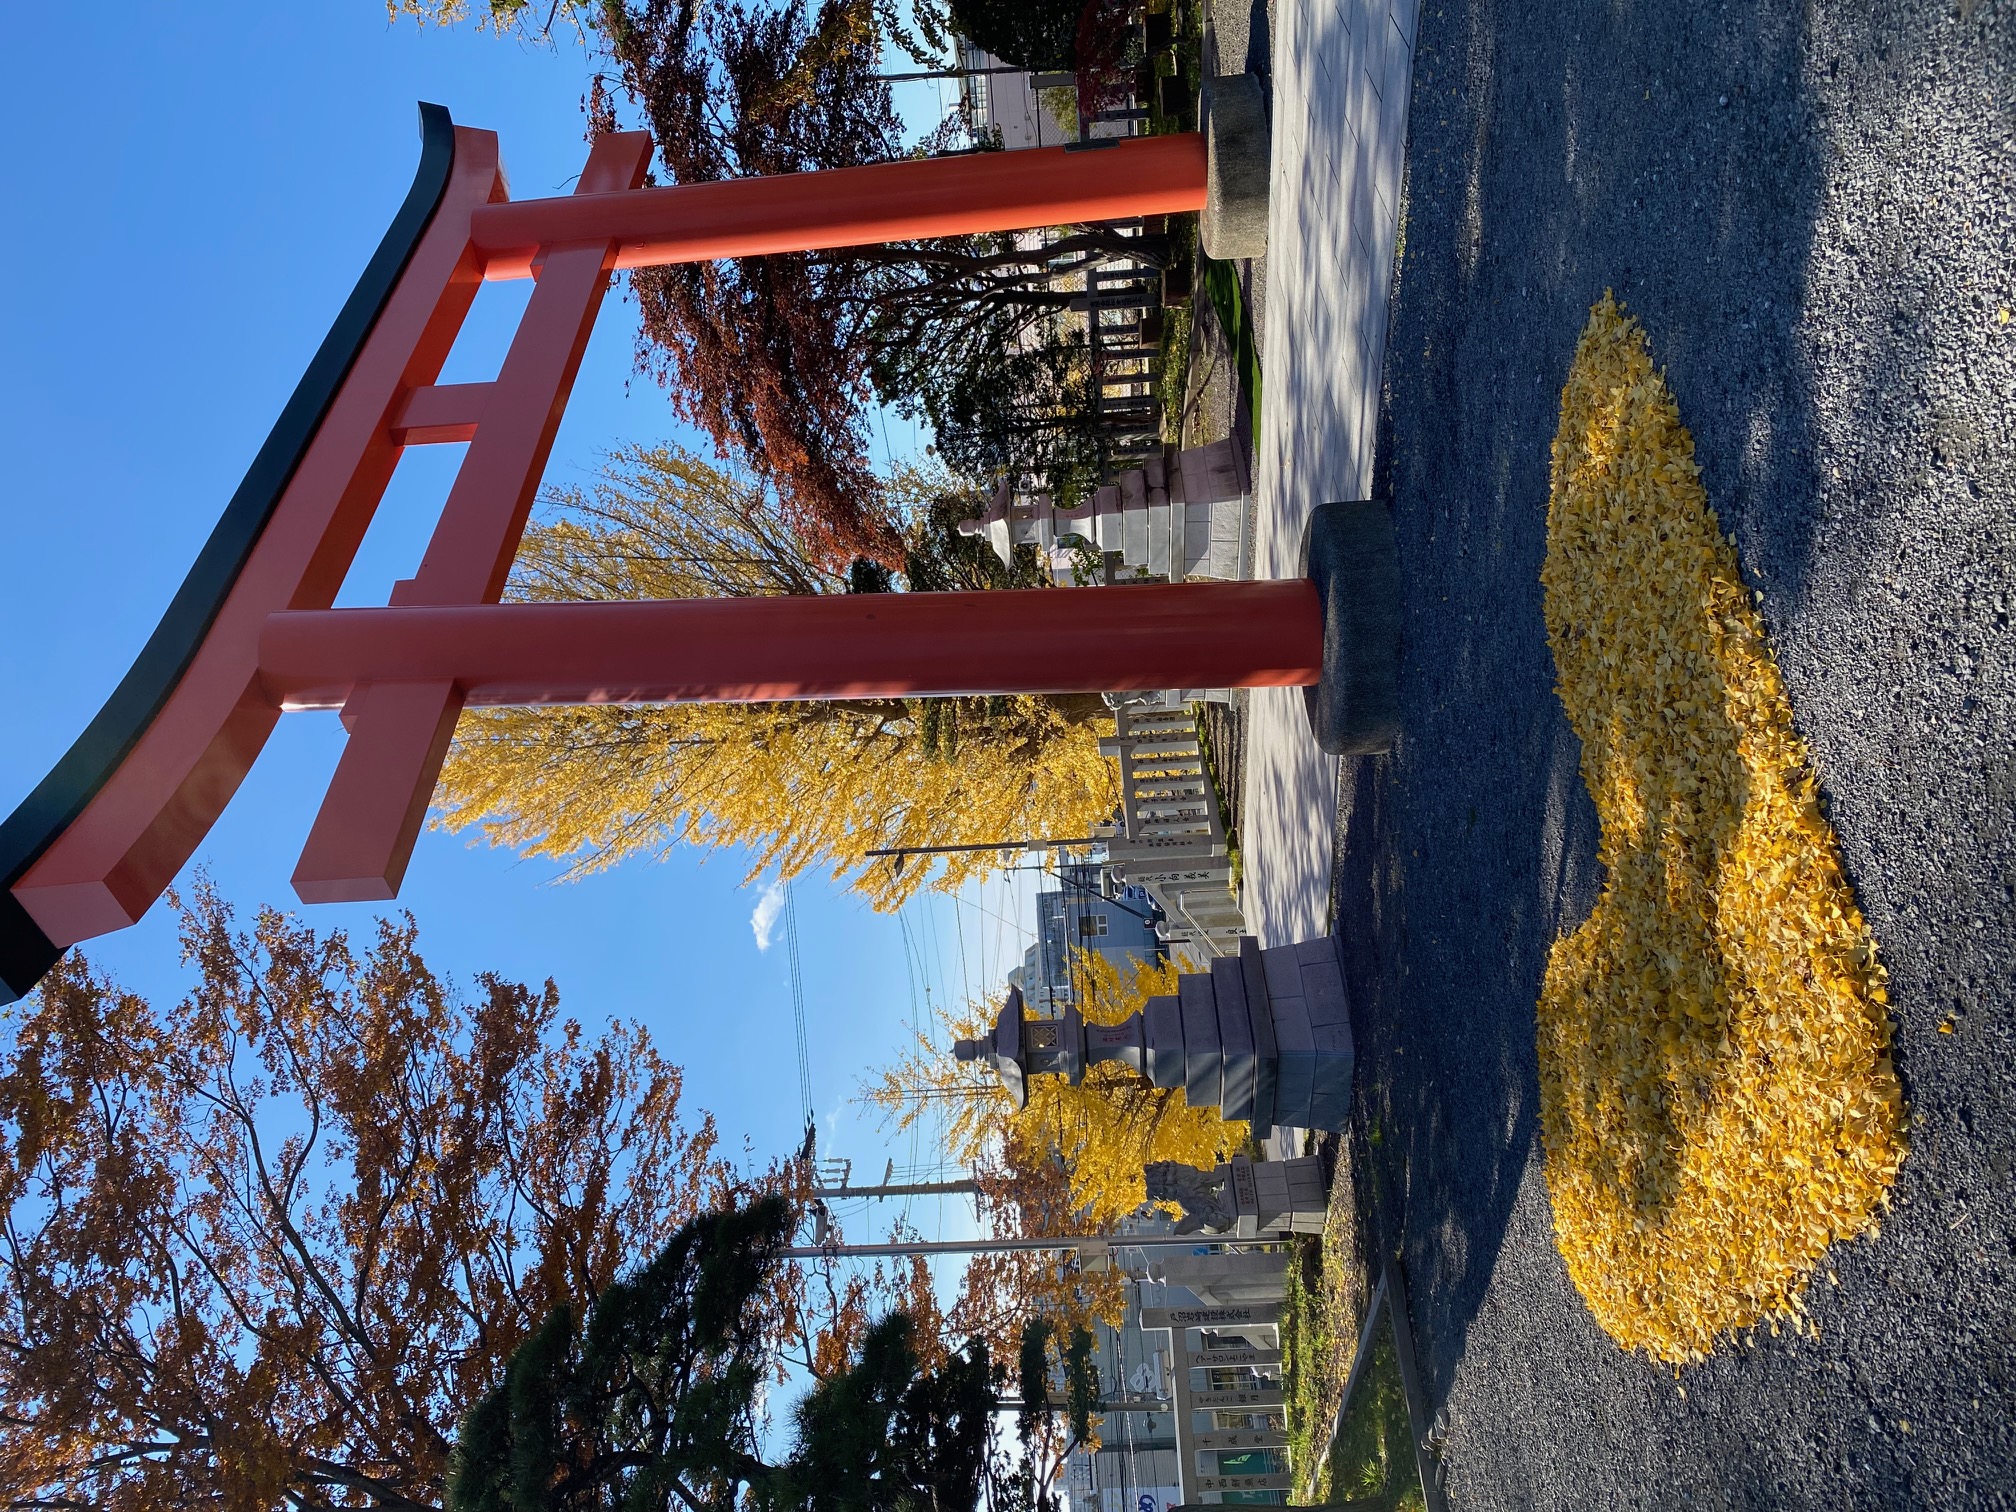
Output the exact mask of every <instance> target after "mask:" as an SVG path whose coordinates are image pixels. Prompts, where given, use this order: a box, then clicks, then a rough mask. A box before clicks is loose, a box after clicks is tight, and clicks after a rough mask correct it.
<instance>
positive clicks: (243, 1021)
mask: <svg viewBox="0 0 2016 1512" xmlns="http://www.w3.org/2000/svg"><path fill="white" fill-rule="evenodd" d="M177 906H178V907H181V905H179V904H178V905H177ZM182 940H183V947H184V951H185V954H186V960H187V962H188V963H189V964H190V965H192V966H193V967H194V969H195V975H196V984H195V986H194V987H193V989H192V990H191V991H190V992H189V994H188V996H186V997H185V998H183V999H182V1001H180V1002H179V1003H176V1004H174V1005H173V1006H172V1007H167V1008H163V1007H160V1006H157V1005H155V1004H151V1003H149V1002H147V1001H145V1000H144V999H142V998H140V997H139V996H137V995H135V994H133V993H131V992H127V991H123V990H121V989H120V988H119V987H118V986H116V985H115V984H114V983H113V982H111V981H110V980H108V979H107V978H106V977H104V976H102V975H100V974H98V973H96V972H94V971H93V969H92V968H91V967H90V965H89V964H88V963H87V962H85V961H84V960H83V959H82V958H81V957H79V956H77V955H76V954H74V953H73V954H72V955H71V956H70V957H69V958H68V959H67V960H65V961H64V962H63V963H62V964H60V965H59V966H58V967H57V968H56V970H55V971H54V972H52V973H51V975H50V976H49V977H48V979H47V980H46V981H45V982H44V984H43V986H42V987H41V989H40V991H39V993H38V994H36V995H35V996H34V997H31V998H30V999H28V1000H25V1001H24V1002H23V1003H21V1004H19V1005H17V1006H16V1008H15V1009H14V1010H12V1012H11V1016H10V1017H8V1018H7V1019H6V1020H5V1021H4V1023H0V1241H4V1247H0V1402H4V1403H5V1404H6V1405H5V1408H4V1410H0V1497H4V1499H5V1500H6V1501H7V1502H8V1503H10V1504H12V1505H15V1506H30V1505H34V1506H64V1507H104V1508H129V1507H130V1508H139V1507H158V1506H181V1505H194V1504H203V1505H209V1506H220V1507H226V1508H245V1509H252V1508H261V1509H263V1508H268V1507H273V1506H276V1505H281V1504H287V1505H291V1506H295V1507H300V1508H316V1507H367V1506H368V1507H392V1508H409V1509H410V1508H416V1507H433V1506H437V1505H438V1504H439V1502H440V1499H441V1494H442V1476H443V1471H444V1468H445V1465H446V1460H447V1456H448V1452H449V1447H450V1444H451V1442H452V1440H453V1438H454V1434H455V1424H456V1420H457V1418H458V1416H459V1414H460V1412H461V1411H462V1410H463V1409H464V1408H465V1407H466V1406H467V1404H469V1403H470V1402H471V1401H473V1400H474V1399H475V1398H476V1396H477V1395H478V1394H479V1393H480V1392H482V1391H484V1390H486V1389H488V1388H489V1387H491V1386H493V1385H494V1384H495V1383H496V1382H497V1380H498V1379H499V1377H500V1371H501V1366H502V1364H503V1362H504V1360H505V1359H506V1358H507V1356H508V1355H509V1354H510V1352H511V1350H512V1349H513V1347H514V1346H515V1345H517V1344H518V1342H519V1341H520V1340H521V1339H522V1338H524V1337H525V1335H526V1333H527V1331H528V1330H529V1329H530V1328H532V1327H534V1326H536V1325H537V1323H538V1322H539V1320H540V1319H541V1318H543V1317H544V1316H545V1314H546V1312H547V1310H548V1308H549V1307H550V1306H552V1305H553V1304H554V1303H555V1302H556V1301H559V1300H561V1299H563V1298H564V1299H569V1300H573V1301H574V1302H576V1303H577V1305H578V1304H580V1303H582V1302H585V1301H587V1300H592V1298H593V1297H594V1296H595V1295H597V1294H598V1293H599V1292H600V1291H601V1289H603V1288H604V1287H606V1286H607V1285H608V1283H609V1282H610V1280H611V1278H612V1277H614V1276H615V1275H617V1273H618V1272H619V1270H620V1269H621V1268H622V1267H623V1266H624V1265H625V1264H626V1263H629V1262H633V1261H635V1260H638V1259H641V1258H645V1257H648V1256H649V1255H651V1254H652V1253H654V1252H655V1251H656V1250H657V1248H658V1247H659V1246H660V1245H661V1244H662V1243H663V1242H664V1240H665V1239H666V1238H667V1237H668V1236H669V1235H670V1234H671V1233H672V1232H673V1231H674V1230H675V1229H676V1228H677V1227H678V1226H679V1225H680V1224H681V1223H682V1222H684V1221H685V1220H687V1219H689V1218H691V1217H693V1216H694V1215H695V1214H696V1213H698V1212H700V1211H702V1210H703V1209H704V1208H707V1207H709V1206H711V1205H713V1204H715V1203H717V1202H720V1201H723V1200H727V1199H728V1198H730V1197H731V1196H732V1195H733V1194H734V1193H735V1192H736V1191H737V1190H738V1189H740V1188H738V1184H737V1180H736V1178H735V1175H734V1173H733V1171H732V1170H731V1169H730V1168H729V1166H728V1165H727V1164H726V1163H725V1162H724V1161H723V1160H722V1159H721V1158H720V1157H719V1155H718V1153H717V1140H716V1135H715V1130H714V1126H713V1123H712V1121H711V1119H709V1118H707V1117H704V1116H703V1117H701V1118H700V1119H699V1120H698V1122H697V1123H691V1122H688V1121H686V1120H684V1119H683V1118H682V1116H681V1110H680V1106H679V1104H680V1072H679V1069H678V1067H676V1066H673V1065H671V1064H669V1063H667V1062H666V1061H664V1060H663V1059H662V1058H661V1057H660V1056H659V1055H658V1053H657V1052H656V1051H655V1050H654V1049H653V1047H652V1045H651V1042H650V1040H649V1038H648V1036H647V1035H646V1034H645V1033H644V1031H643V1030H641V1029H639V1028H637V1027H634V1026H629V1025H622V1024H618V1025H613V1026H611V1027H610V1028H608V1029H607V1030H605V1031H603V1032H601V1033H600V1034H591V1033H589V1032H587V1031H585V1030H584V1029H583V1028H582V1027H581V1026H580V1025H579V1024H577V1023H575V1022H573V1021H572V1020H567V1021H562V1019H561V1018H560V1012H559V998H558V994H557V992H556V991H555V989H554V987H553V985H552V983H550V982H548V983H547V984H546V985H545V986H544V987H543V988H541V989H538V990H533V989H530V988H527V987H525V986H522V985H520V984H517V983H513V982H507V981H504V980H502V979H500V978H498V977H496V976H492V975H481V976H478V977H477V978H476V980H475V983H474V990H473V993H472V995H471V996H470V997H468V998H466V999H465V998H464V997H462V996H460V995H459V994H457V993H456V992H455V991H454V990H453V989H452V988H451V987H450V986H449V985H448V984H446V983H444V982H443V981H442V980H441V979H440V978H439V977H437V976H436V975H435V974H434V973H433V972H432V971H430V970H429V969H428V968H427V966H426V964H425V963H424V962H423V961H422V959H421V958H420V956H419V954H418V953H417V949H416V940H415V929H414V926H413V923H412V921H411V919H410V918H407V919H404V920H393V921H386V922H383V923H381V924H380V926H379V928H378V932H377V935H376V937H375V938H374V939H372V940H371V941H370V942H369V944H368V945H367V946H365V947H363V948H362V949H361V950H360V949H353V947H352V945H351V944H350V942H349V941H348V940H346V939H345V937H344V936H343V935H342V934H341V933H330V934H326V935H317V934H316V933H315V932H314V931H313V930H311V929H309V928H307V927H305V926H303V925H301V924H300V923H298V922H297V921H295V920H293V919H291V918H288V917H285V916H283V915H281V914H278V913H276V912H273V911H271V910H262V911H261V912H260V914H259V916H258V918H257V920H256V922H255V923H254V924H253V926H252V928H251V929H249V930H243V929H240V928H238V927H237V926H236V924H235V921H234V919H233V916H232V914H231V911H230V910H229V908H227V907H226V906H225V905H224V904H223V903H221V902H220V901H219V900H218V899H217V898H216V897H215V896H214V895H213V894H212V893H211V892H210V891H209V890H208V889H207V888H206V887H200V886H199V888H198V889H197V890H196V892H195V894H194V896H193V898H192V899H191V901H190V902H189V904H188V905H187V906H186V907H183V908H182ZM774 1174H775V1173H773V1175H774ZM776 1308H777V1319H776V1322H777V1328H778V1334H779V1337H780V1339H784V1338H788V1337H791V1336H794V1335H795V1336H797V1337H799V1338H801V1339H803V1338H804V1334H805V1327H804V1316H803V1315H802V1314H801V1313H799V1312H798V1310H797V1306H796V1300H795V1299H794V1298H793V1297H789V1296H784V1297H780V1298H778V1299H777V1303H776ZM806 1342H807V1346H808V1347H809V1346H810V1341H806Z"/></svg>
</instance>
